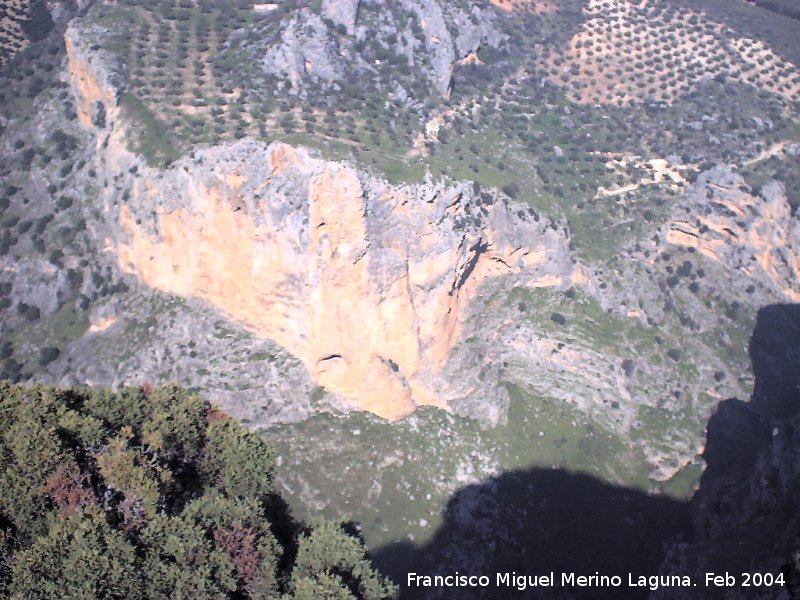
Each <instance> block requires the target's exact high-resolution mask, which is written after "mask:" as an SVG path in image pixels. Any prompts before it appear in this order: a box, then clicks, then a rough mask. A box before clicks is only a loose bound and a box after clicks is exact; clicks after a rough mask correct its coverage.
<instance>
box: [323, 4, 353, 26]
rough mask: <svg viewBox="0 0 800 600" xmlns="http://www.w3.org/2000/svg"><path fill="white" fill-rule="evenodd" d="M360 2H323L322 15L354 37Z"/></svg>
mask: <svg viewBox="0 0 800 600" xmlns="http://www.w3.org/2000/svg"><path fill="white" fill-rule="evenodd" d="M358 3H359V0H322V14H323V16H325V17H327V18H328V19H330V20H331V21H333V22H334V23H336V24H337V25H343V26H344V28H345V29H346V30H347V32H348V33H349V34H351V35H352V33H353V30H354V29H355V27H356V15H357V14H358Z"/></svg>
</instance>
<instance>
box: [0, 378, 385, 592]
mask: <svg viewBox="0 0 800 600" xmlns="http://www.w3.org/2000/svg"><path fill="white" fill-rule="evenodd" d="M0 415H2V416H1V417H0V457H2V470H1V472H0V597H10V598H12V599H14V600H22V599H25V600H33V599H39V598H40V599H42V600H44V599H52V598H63V599H65V600H67V599H73V598H74V599H77V598H83V599H85V598H94V599H97V600H99V599H112V598H125V599H126V600H134V599H145V598H147V599H149V600H156V599H159V598H164V599H166V598H169V599H173V600H174V599H179V598H186V599H192V600H206V599H208V600H211V599H214V600H222V599H231V600H232V599H243V598H253V599H255V598H259V599H266V598H283V599H287V600H288V599H290V598H292V599H301V598H303V599H308V600H310V599H312V598H313V599H321V598H331V599H333V598H336V599H348V598H364V599H367V598H369V599H375V600H377V599H380V598H392V597H394V596H395V590H394V588H393V587H392V586H391V585H390V584H388V583H387V582H386V581H385V580H384V579H383V578H382V577H381V576H380V575H378V573H377V572H376V571H375V570H374V569H373V568H372V567H371V565H370V564H369V563H368V562H367V560H366V558H365V549H364V547H363V545H362V543H361V541H360V540H359V539H358V537H356V536H354V535H351V533H349V532H348V531H347V530H346V529H344V528H343V527H342V526H341V525H339V524H336V523H333V522H322V521H318V522H316V523H314V524H313V525H303V524H300V523H297V522H296V521H294V520H293V519H292V517H291V516H290V515H289V514H288V512H287V511H286V509H285V504H284V503H283V501H282V500H281V498H280V496H279V495H278V494H277V492H276V491H275V487H274V485H273V474H274V468H275V453H274V451H273V450H272V448H271V447H270V446H269V445H267V444H266V443H265V442H264V441H263V439H262V438H260V437H258V436H256V435H255V434H251V433H249V432H248V431H247V430H246V429H244V428H243V427H242V426H240V425H239V424H237V423H236V422H235V421H233V420H232V419H230V418H229V417H228V416H226V415H225V414H223V413H221V412H219V411H217V410H215V409H214V408H212V407H211V406H210V405H209V404H208V402H206V401H205V400H204V399H203V398H201V397H200V396H198V395H194V394H191V393H189V392H186V391H184V390H182V389H180V388H177V387H162V388H159V389H156V390H151V389H143V388H128V389H124V390H121V391H119V392H111V391H107V390H94V391H90V390H88V389H73V390H59V389H55V388H50V387H43V386H36V387H29V388H25V387H19V386H15V385H12V384H9V383H2V384H0Z"/></svg>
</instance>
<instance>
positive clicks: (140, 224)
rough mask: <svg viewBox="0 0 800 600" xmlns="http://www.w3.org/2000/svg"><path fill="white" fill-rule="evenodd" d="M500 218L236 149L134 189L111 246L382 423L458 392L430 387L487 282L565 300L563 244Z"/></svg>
mask: <svg viewBox="0 0 800 600" xmlns="http://www.w3.org/2000/svg"><path fill="white" fill-rule="evenodd" d="M512 211H513V208H512V207H510V206H509V205H507V204H506V203H504V202H502V201H500V200H499V199H497V200H495V201H494V202H493V203H489V201H485V200H482V199H481V198H480V196H478V195H477V194H475V192H474V190H473V189H472V186H471V185H469V184H460V185H452V186H447V185H444V184H432V183H426V184H422V185H416V186H403V187H393V186H391V185H389V184H387V183H386V182H385V181H382V180H380V179H377V178H373V177H370V176H367V175H364V174H362V173H359V172H358V171H356V170H355V169H353V168H352V167H350V166H347V165H344V164H340V163H333V162H326V161H323V160H320V159H318V158H315V157H313V156H312V155H311V154H310V153H309V152H307V151H306V150H303V149H296V148H292V147H290V146H286V145H283V144H272V145H270V146H269V147H267V146H264V145H263V144H260V143H257V142H253V141H242V142H240V143H237V144H235V145H233V146H230V147H222V148H215V149H210V150H207V151H203V152H200V153H198V154H197V155H196V157H195V159H193V160H192V159H185V160H182V161H180V162H179V163H178V164H177V165H176V166H175V167H174V168H173V169H171V170H169V171H166V172H163V173H160V172H146V173H144V174H143V175H142V177H140V178H138V179H136V180H135V181H134V183H133V190H132V194H131V201H130V202H128V203H127V204H125V205H123V206H122V207H121V208H120V212H119V215H118V218H119V221H118V222H119V232H118V234H117V235H116V236H115V241H114V240H110V241H109V244H110V245H112V246H115V252H116V253H117V255H118V257H119V264H120V266H121V268H122V269H123V270H126V271H129V272H131V273H135V274H136V275H137V276H138V277H140V278H141V279H142V281H144V282H145V283H147V284H148V285H150V286H152V287H155V288H157V289H160V290H163V291H166V292H170V293H174V294H178V295H182V296H187V297H195V298H201V299H203V300H206V301H208V302H210V303H212V304H213V305H215V306H217V307H219V308H220V309H222V310H223V311H225V312H226V313H228V314H229V315H230V316H232V317H234V318H235V319H237V320H238V321H240V322H242V323H244V324H245V325H246V326H247V327H248V328H250V329H251V330H252V331H253V332H255V333H257V334H258V335H260V336H262V337H266V338H269V339H272V340H275V341H276V342H278V343H279V344H281V345H282V346H284V347H286V348H287V349H288V350H290V351H291V352H292V353H293V354H295V355H296V356H298V357H300V358H302V359H303V360H304V361H305V363H306V365H307V366H308V368H309V370H310V371H311V373H312V375H313V376H314V378H315V379H316V380H317V382H318V383H319V384H320V385H323V386H324V387H325V388H327V389H329V390H331V391H333V392H336V393H337V394H340V395H342V396H344V397H346V398H348V399H350V400H351V401H352V402H354V403H355V404H356V405H357V406H358V407H360V408H362V409H365V410H369V411H371V412H374V413H376V414H379V415H381V416H384V417H387V418H390V419H394V418H399V417H402V416H405V415H407V414H409V413H410V412H411V411H412V410H413V409H414V407H415V406H418V405H420V404H434V405H439V406H447V405H448V403H449V402H450V401H451V400H454V399H456V398H458V397H459V396H460V395H464V394H466V393H468V390H465V389H462V388H461V386H458V385H457V384H453V383H450V384H446V382H444V381H442V380H441V379H440V378H439V377H438V375H439V373H440V372H441V370H442V368H443V367H444V365H445V363H446V362H447V359H448V355H449V352H450V350H451V349H452V347H453V345H454V344H455V342H456V341H457V340H458V338H459V334H460V331H461V325H462V322H463V319H464V318H465V316H466V315H467V314H468V310H469V302H470V300H471V299H472V298H473V296H474V295H475V293H476V291H477V290H478V289H479V287H480V286H481V285H482V284H483V283H484V282H485V281H487V280H489V279H491V278H493V277H498V276H512V277H515V278H516V279H517V280H518V284H519V285H531V286H557V287H562V288H566V287H569V285H571V283H572V279H573V276H574V274H575V270H576V267H575V265H574V263H573V261H572V260H571V259H570V254H569V251H568V248H567V246H568V243H569V240H568V237H567V236H566V235H565V232H564V230H563V229H561V228H559V227H550V226H549V225H548V224H545V223H544V221H542V222H536V221H534V220H533V219H526V220H523V219H522V218H520V217H518V216H516V215H515V214H513V212H512ZM109 216H110V217H111V219H110V220H111V221H112V222H114V221H115V220H116V218H115V217H114V215H109Z"/></svg>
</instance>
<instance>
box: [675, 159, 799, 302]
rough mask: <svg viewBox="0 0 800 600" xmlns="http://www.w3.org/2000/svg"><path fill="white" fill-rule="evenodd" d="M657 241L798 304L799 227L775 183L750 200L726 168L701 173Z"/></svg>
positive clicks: (738, 178)
mask: <svg viewBox="0 0 800 600" xmlns="http://www.w3.org/2000/svg"><path fill="white" fill-rule="evenodd" d="M662 237H663V239H665V240H666V242H667V243H668V244H672V245H677V246H684V247H688V248H695V249H696V250H697V251H698V252H700V253H701V254H703V255H704V256H706V257H707V258H710V259H711V260H713V261H715V262H718V263H720V264H722V265H723V266H725V267H727V268H728V269H731V270H737V271H741V272H742V273H744V274H746V275H747V276H749V277H750V278H751V279H757V280H760V281H762V282H763V283H764V284H765V285H766V286H767V287H769V288H772V290H773V291H774V292H775V293H776V294H777V295H778V296H779V297H781V296H782V297H784V298H785V299H786V300H789V301H792V302H800V254H798V251H797V249H798V248H800V221H798V216H797V214H792V209H791V207H790V206H789V202H788V201H787V199H786V192H785V190H784V189H783V187H782V186H781V184H779V183H777V182H774V181H773V182H771V183H769V184H768V185H766V186H764V188H763V190H762V191H761V193H760V195H755V194H753V193H752V192H751V190H750V189H749V188H748V187H747V185H746V184H745V182H744V180H743V179H742V177H741V176H740V175H737V174H736V173H734V172H733V171H732V170H731V168H730V167H728V166H726V165H719V166H717V167H715V168H713V169H711V170H709V171H707V172H705V173H702V174H701V175H700V176H699V177H698V180H697V182H696V184H695V185H694V187H693V188H692V189H691V190H690V192H689V193H688V194H687V195H686V197H685V198H684V201H683V202H681V204H680V205H679V206H677V207H676V209H675V211H674V213H673V216H672V220H671V222H670V223H668V224H667V225H666V226H665V228H664V230H663V231H662Z"/></svg>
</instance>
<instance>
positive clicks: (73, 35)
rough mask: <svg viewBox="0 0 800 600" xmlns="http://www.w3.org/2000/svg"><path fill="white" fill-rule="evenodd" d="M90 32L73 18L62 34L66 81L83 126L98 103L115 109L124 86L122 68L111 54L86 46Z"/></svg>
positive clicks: (88, 42) (91, 116) (94, 112)
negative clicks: (67, 69) (67, 73)
mask: <svg viewBox="0 0 800 600" xmlns="http://www.w3.org/2000/svg"><path fill="white" fill-rule="evenodd" d="M90 39H91V32H90V31H87V30H86V28H85V27H82V26H81V25H80V22H79V21H73V23H72V24H70V26H69V27H67V30H66V32H65V34H64V42H65V45H66V50H67V59H68V63H67V64H68V68H69V75H68V76H69V83H70V87H71V89H72V95H73V98H74V99H75V109H76V112H77V113H78V119H79V120H80V122H81V124H82V125H84V126H87V127H88V126H91V125H92V124H93V121H95V116H96V114H97V111H98V106H99V105H98V103H100V104H101V105H102V106H103V110H105V111H115V110H116V106H117V100H118V99H119V95H120V94H121V93H122V92H123V90H124V87H125V74H124V69H123V68H122V66H121V65H120V64H119V61H118V60H116V59H115V58H114V57H113V56H112V55H111V54H109V53H107V52H104V51H102V50H100V49H96V48H90V46H91V42H90V41H89V40H90Z"/></svg>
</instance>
